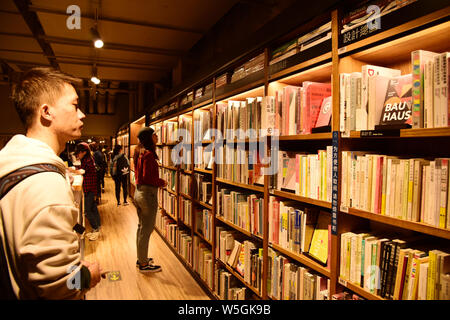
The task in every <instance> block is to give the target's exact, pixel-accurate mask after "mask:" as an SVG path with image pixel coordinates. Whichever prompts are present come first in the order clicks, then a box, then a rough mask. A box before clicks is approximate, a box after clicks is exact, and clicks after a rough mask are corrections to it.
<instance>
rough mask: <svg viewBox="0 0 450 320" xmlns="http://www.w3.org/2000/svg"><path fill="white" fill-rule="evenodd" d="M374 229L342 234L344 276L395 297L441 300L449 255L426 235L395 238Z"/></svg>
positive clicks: (342, 271)
mask: <svg viewBox="0 0 450 320" xmlns="http://www.w3.org/2000/svg"><path fill="white" fill-rule="evenodd" d="M391 239H392V237H391V235H387V234H378V233H372V232H345V233H343V234H342V235H341V251H340V254H341V256H340V271H339V275H340V278H342V279H344V280H347V281H350V282H352V283H353V284H354V285H357V286H360V287H362V288H363V289H364V290H366V291H368V292H370V293H372V294H375V295H378V296H380V297H382V298H385V299H391V300H425V299H436V300H437V299H440V298H439V297H440V294H442V288H443V287H442V283H441V279H444V281H445V275H446V274H448V271H449V269H448V268H449V266H448V263H449V261H450V260H449V259H450V258H449V254H448V253H446V252H444V251H441V250H437V249H433V250H432V249H430V248H432V246H433V243H431V242H427V241H426V238H425V237H423V236H420V235H419V236H411V237H408V238H405V239H393V240H391Z"/></svg>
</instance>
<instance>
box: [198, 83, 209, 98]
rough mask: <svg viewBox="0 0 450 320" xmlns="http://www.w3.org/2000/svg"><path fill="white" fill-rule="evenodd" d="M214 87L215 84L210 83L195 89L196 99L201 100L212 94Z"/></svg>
mask: <svg viewBox="0 0 450 320" xmlns="http://www.w3.org/2000/svg"><path fill="white" fill-rule="evenodd" d="M212 87H213V84H212V83H208V84H207V85H204V86H202V87H199V88H197V89H195V91H194V99H199V98H201V97H203V96H206V95H208V94H210V93H211V92H212Z"/></svg>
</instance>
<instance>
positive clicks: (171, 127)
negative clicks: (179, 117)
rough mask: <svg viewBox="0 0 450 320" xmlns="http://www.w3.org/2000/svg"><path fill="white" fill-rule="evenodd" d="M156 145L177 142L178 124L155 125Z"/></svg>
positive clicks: (171, 122)
mask: <svg viewBox="0 0 450 320" xmlns="http://www.w3.org/2000/svg"><path fill="white" fill-rule="evenodd" d="M155 133H156V134H157V135H158V143H176V142H177V141H178V122H177V121H164V122H163V123H162V124H156V125H155Z"/></svg>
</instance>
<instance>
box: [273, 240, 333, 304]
mask: <svg viewBox="0 0 450 320" xmlns="http://www.w3.org/2000/svg"><path fill="white" fill-rule="evenodd" d="M268 260H269V265H270V266H271V268H270V269H269V273H270V276H269V277H268V280H269V279H270V286H269V285H268V289H267V294H268V295H269V296H271V297H274V298H275V299H278V300H326V299H328V289H329V279H327V278H325V277H324V276H321V275H319V274H317V273H315V272H313V271H312V270H310V269H308V268H306V267H303V266H301V265H299V264H298V263H296V262H292V261H290V260H289V259H288V258H286V257H284V256H282V255H281V254H279V253H278V252H277V251H275V250H274V249H272V248H270V247H269V252H268Z"/></svg>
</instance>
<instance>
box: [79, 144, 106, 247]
mask: <svg viewBox="0 0 450 320" xmlns="http://www.w3.org/2000/svg"><path fill="white" fill-rule="evenodd" d="M75 154H76V155H77V157H78V159H80V161H81V166H80V167H79V169H83V170H84V176H83V192H84V211H85V213H86V217H87V219H88V220H89V223H90V224H91V227H92V232H90V233H87V234H86V237H87V238H88V239H89V240H91V241H95V240H97V239H98V237H99V235H100V225H101V222H100V214H99V213H98V209H97V204H96V203H95V196H96V194H97V171H96V170H95V164H94V159H93V158H92V155H91V150H90V149H89V145H88V144H87V143H86V142H80V143H79V144H77V148H76V150H75Z"/></svg>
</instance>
